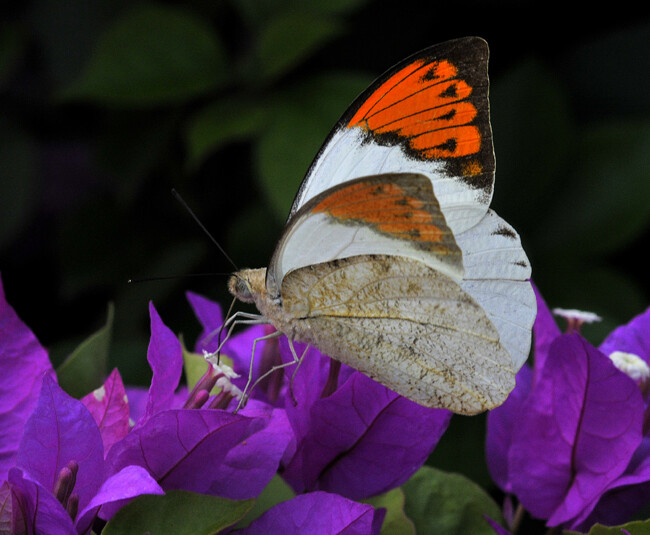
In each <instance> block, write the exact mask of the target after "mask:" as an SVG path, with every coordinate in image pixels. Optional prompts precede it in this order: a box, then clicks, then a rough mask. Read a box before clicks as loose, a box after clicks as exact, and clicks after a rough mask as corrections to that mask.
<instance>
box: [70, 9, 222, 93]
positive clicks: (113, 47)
mask: <svg viewBox="0 0 650 535" xmlns="http://www.w3.org/2000/svg"><path fill="white" fill-rule="evenodd" d="M227 79H228V77H227V70H226V58H225V53H224V51H223V48H222V46H221V43H220V42H219V40H218V38H217V35H216V34H215V33H214V31H213V29H212V28H211V27H210V25H209V24H207V23H206V22H205V21H203V20H202V19H200V18H199V17H198V16H196V15H195V14H194V13H192V12H191V11H188V10H186V9H184V8H179V7H170V6H162V5H155V4H151V5H142V6H137V7H135V8H133V9H131V10H130V11H129V12H127V13H126V14H125V15H123V16H122V17H121V18H120V19H119V20H117V21H116V22H115V23H114V24H113V25H112V26H110V27H109V28H108V29H107V30H106V31H105V32H104V33H103V34H102V35H101V37H100V38H99V41H98V43H97V46H96V48H95V50H94V53H93V55H92V56H91V59H90V61H89V63H88V65H87V67H86V68H85V70H84V71H83V73H82V74H81V76H80V78H79V79H77V80H76V82H74V83H73V84H72V85H71V86H70V87H68V88H67V90H65V91H64V92H63V94H62V97H63V98H65V99H81V100H90V101H93V102H97V103H100V104H108V105H121V106H156V105H161V104H169V103H179V102H184V101H187V100H188V99H192V98H194V97H196V96H198V95H201V94H204V93H206V92H208V91H212V90H215V89H217V88H219V87H221V86H222V85H223V84H224V83H225V82H226V81H227Z"/></svg>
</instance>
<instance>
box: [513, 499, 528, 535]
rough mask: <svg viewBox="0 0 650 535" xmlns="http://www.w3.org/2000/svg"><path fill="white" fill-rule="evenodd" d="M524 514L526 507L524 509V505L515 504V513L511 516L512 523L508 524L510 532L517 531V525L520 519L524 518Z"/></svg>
mask: <svg viewBox="0 0 650 535" xmlns="http://www.w3.org/2000/svg"><path fill="white" fill-rule="evenodd" d="M525 514H526V509H524V506H523V505H521V504H519V505H517V509H515V514H514V515H513V517H512V525H511V526H510V531H511V532H512V533H517V530H518V529H519V525H520V524H521V521H522V520H523V519H524V515H525Z"/></svg>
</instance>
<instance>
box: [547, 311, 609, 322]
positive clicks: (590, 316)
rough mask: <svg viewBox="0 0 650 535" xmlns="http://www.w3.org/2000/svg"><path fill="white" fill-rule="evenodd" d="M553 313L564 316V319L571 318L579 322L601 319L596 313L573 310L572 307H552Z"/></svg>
mask: <svg viewBox="0 0 650 535" xmlns="http://www.w3.org/2000/svg"><path fill="white" fill-rule="evenodd" d="M553 314H555V315H556V316H560V317H562V318H565V319H566V320H569V321H571V320H573V321H577V322H579V323H594V322H596V321H600V320H602V318H601V317H600V316H599V315H598V314H594V313H593V312H585V311H583V310H575V309H572V308H554V309H553Z"/></svg>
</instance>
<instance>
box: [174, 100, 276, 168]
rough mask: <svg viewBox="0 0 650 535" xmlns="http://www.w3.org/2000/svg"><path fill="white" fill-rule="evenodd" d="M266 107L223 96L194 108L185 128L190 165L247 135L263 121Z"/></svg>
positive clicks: (254, 130)
mask: <svg viewBox="0 0 650 535" xmlns="http://www.w3.org/2000/svg"><path fill="white" fill-rule="evenodd" d="M268 115H269V110H268V107H267V106H265V105H263V104H262V103H259V102H255V101H251V100H247V99H223V100H219V101H216V102H214V103H212V104H210V105H209V106H207V107H205V108H203V109H202V110H200V111H199V112H197V113H196V114H195V115H194V117H192V118H191V120H190V122H189V124H188V127H187V129H186V132H185V143H186V145H187V151H188V155H189V164H190V166H191V167H196V166H198V165H199V164H200V163H201V162H202V161H203V160H204V159H205V158H206V157H207V156H209V155H210V154H211V153H213V152H214V151H216V150H218V149H220V148H221V147H223V146H224V145H226V144H228V143H232V142H233V141H241V140H246V139H250V138H251V137H253V136H255V135H256V134H258V133H259V132H260V131H261V130H262V128H263V127H264V125H265V124H266V121H267V118H268Z"/></svg>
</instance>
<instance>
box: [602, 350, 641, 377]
mask: <svg viewBox="0 0 650 535" xmlns="http://www.w3.org/2000/svg"><path fill="white" fill-rule="evenodd" d="M609 358H610V359H611V361H612V362H613V363H614V366H616V367H617V368H618V369H619V370H621V371H622V372H623V373H625V374H627V375H629V376H630V377H631V378H632V379H634V380H635V381H640V380H645V379H647V378H648V377H650V366H648V364H647V363H646V361H645V360H643V359H642V358H641V357H639V356H638V355H635V354H634V353H625V352H623V351H614V352H613V353H612V354H611V355H610V356H609Z"/></svg>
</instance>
